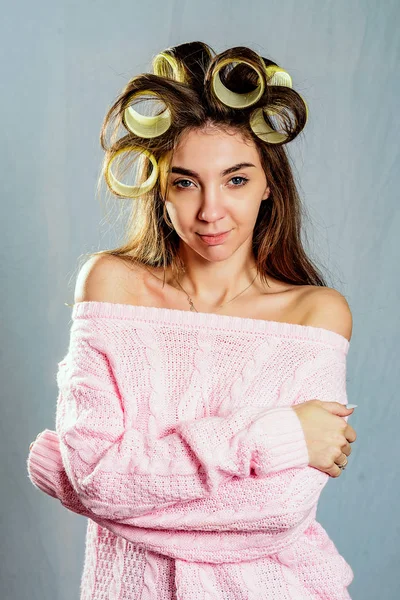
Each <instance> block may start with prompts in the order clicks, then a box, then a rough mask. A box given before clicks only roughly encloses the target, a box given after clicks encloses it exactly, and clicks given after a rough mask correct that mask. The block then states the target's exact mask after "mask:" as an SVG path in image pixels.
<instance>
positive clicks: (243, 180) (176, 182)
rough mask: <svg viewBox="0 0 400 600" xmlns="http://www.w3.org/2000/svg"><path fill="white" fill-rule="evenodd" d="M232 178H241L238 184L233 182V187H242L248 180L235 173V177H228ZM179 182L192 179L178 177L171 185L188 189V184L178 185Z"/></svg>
mask: <svg viewBox="0 0 400 600" xmlns="http://www.w3.org/2000/svg"><path fill="white" fill-rule="evenodd" d="M234 179H241V180H242V181H241V183H239V184H234V185H233V187H242V186H244V185H246V183H247V182H248V179H247V178H246V177H241V176H239V175H237V176H236V177H232V178H231V179H230V181H233V180H234ZM181 183H193V182H192V181H190V180H189V179H178V181H175V182H174V183H173V184H172V185H173V186H175V187H177V188H178V189H188V188H189V186H188V185H184V186H183V187H181V186H180V184H181Z"/></svg>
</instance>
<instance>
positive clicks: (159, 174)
mask: <svg viewBox="0 0 400 600" xmlns="http://www.w3.org/2000/svg"><path fill="white" fill-rule="evenodd" d="M145 97H147V102H148V103H149V104H151V103H152V102H156V103H158V104H160V102H161V103H162V104H163V107H162V111H161V112H160V111H159V112H158V113H157V112H156V111H153V114H152V115H150V116H149V115H143V114H142V113H140V112H138V111H137V110H135V109H133V106H134V105H135V104H138V103H140V102H141V101H143V98H145ZM306 120H307V106H306V104H305V102H304V100H303V98H302V97H301V96H300V95H299V94H298V93H297V92H296V91H295V90H294V89H293V88H292V81H291V78H290V75H289V74H288V73H287V72H286V71H284V70H283V69H282V68H280V67H279V66H278V65H276V64H275V63H273V62H272V61H270V60H268V59H266V58H263V57H261V56H259V55H258V54H257V53H255V52H254V51H252V50H250V49H248V48H244V47H237V48H232V49H230V50H227V51H225V52H222V53H221V54H219V55H215V53H214V52H213V51H212V49H211V48H210V47H209V46H207V45H206V44H204V43H201V42H193V43H186V44H182V45H180V46H177V47H174V48H169V49H167V50H165V51H164V52H162V53H160V54H159V55H157V56H156V57H155V59H154V60H153V73H150V74H141V75H139V76H137V77H134V78H133V79H132V80H131V81H130V82H129V83H128V84H127V86H126V88H125V89H124V90H123V92H122V93H121V95H120V96H119V97H118V99H117V100H116V102H115V103H114V105H113V106H112V107H111V109H110V110H109V112H108V114H107V115H106V119H105V122H104V126H103V130H102V133H101V143H102V146H103V148H104V150H105V152H106V156H105V162H104V175H105V180H106V182H107V184H108V186H109V188H110V190H111V191H112V192H113V193H114V194H115V195H116V196H117V197H118V198H129V199H131V200H129V202H131V215H130V218H129V219H128V221H127V222H128V228H127V235H126V242H125V244H124V245H122V246H120V247H119V248H116V249H113V250H106V251H103V252H99V253H96V254H94V255H93V256H91V258H90V259H89V260H87V261H86V263H85V264H84V265H83V266H82V268H81V269H80V272H79V275H78V277H77V281H76V288H75V303H74V305H73V314H72V318H73V322H72V327H71V338H70V343H69V348H68V352H67V354H66V356H65V357H64V358H63V360H61V361H60V363H58V367H59V370H58V374H57V382H58V386H59V396H58V401H57V415H56V431H55V432H54V431H51V430H48V429H46V430H45V431H44V432H42V433H41V434H40V435H39V436H38V438H37V439H36V441H35V442H34V443H33V444H31V448H32V449H31V452H30V455H29V458H28V470H29V475H30V477H31V480H32V482H33V484H34V485H35V486H37V487H38V488H39V489H41V490H43V491H45V492H46V493H48V494H50V495H51V496H54V497H56V498H59V499H60V501H61V502H62V504H63V505H64V506H65V507H67V508H68V509H69V510H72V511H75V512H76V513H79V514H81V515H84V516H86V517H88V528H87V540H86V553H85V565H84V570H83V575H82V582H81V594H82V595H81V598H85V599H88V598H91V599H93V600H94V599H100V598H104V597H107V598H108V597H110V598H111V597H112V598H118V599H119V600H122V599H128V598H129V599H133V598H135V599H140V600H145V599H146V600H147V599H150V598H151V599H160V600H161V599H162V600H167V599H172V598H179V599H180V600H189V599H191V598H193V599H194V598H196V599H206V598H207V599H208V598H213V599H217V598H218V599H219V598H221V599H222V598H224V599H225V598H232V599H234V598H237V599H244V598H246V599H247V598H249V599H256V598H259V599H265V598H274V599H296V600H302V599H307V600H312V599H317V598H329V599H330V600H334V599H337V600H339V599H340V600H341V599H344V598H350V596H349V593H348V591H347V587H348V586H349V584H350V583H351V581H352V580H353V572H352V569H351V567H350V566H349V565H348V563H347V562H346V561H345V560H344V558H343V557H342V556H341V555H340V554H339V553H338V551H337V549H336V547H335V545H334V543H333V542H332V540H330V539H329V537H328V535H327V533H326V531H325V530H324V529H323V527H322V526H321V525H320V524H319V523H318V521H316V518H315V516H316V511H317V504H318V499H319V496H320V493H321V491H322V489H323V487H324V486H325V484H326V483H327V481H328V480H329V477H334V478H335V477H338V476H339V475H340V474H341V473H342V470H343V469H344V468H345V467H346V465H347V462H348V461H347V457H348V456H349V455H350V453H351V447H350V444H351V443H352V442H354V441H355V439H356V434H355V431H354V429H353V428H352V427H351V426H350V425H349V424H348V423H347V417H348V416H349V415H350V414H351V413H352V409H351V408H346V406H345V405H346V404H347V394H346V355H347V352H348V349H349V342H350V337H351V329H352V318H351V312H350V309H349V306H348V304H347V302H346V300H345V298H344V297H343V296H342V295H341V294H340V293H339V292H338V291H336V290H335V289H332V288H329V287H327V285H326V283H325V281H324V279H323V277H322V276H321V275H320V274H319V273H318V271H317V269H316V267H315V266H313V264H312V262H311V261H310V259H309V258H308V257H307V255H306V253H305V251H304V249H303V247H302V243H301V227H300V223H301V204H300V199H299V196H298V193H297V190H296V186H295V183H294V179H293V176H292V172H291V168H290V164H289V160H288V157H287V155H286V151H285V144H287V143H288V142H290V141H291V140H293V139H294V138H295V137H296V136H297V135H298V134H299V133H300V132H301V131H302V129H303V128H304V126H305V123H306ZM110 127H111V129H112V135H111V141H110V142H108V141H107V134H108V130H109V128H110ZM121 127H123V128H124V135H123V136H122V137H119V138H118V134H119V132H120V130H121ZM138 154H140V156H141V158H142V162H141V165H140V170H139V173H138V174H137V177H136V179H137V181H136V182H135V183H134V184H132V182H130V183H128V182H125V183H123V181H122V175H124V173H126V172H129V173H132V172H133V171H134V169H133V164H134V163H133V161H134V160H135V157H137V155H138ZM117 172H118V174H117ZM349 406H350V405H349Z"/></svg>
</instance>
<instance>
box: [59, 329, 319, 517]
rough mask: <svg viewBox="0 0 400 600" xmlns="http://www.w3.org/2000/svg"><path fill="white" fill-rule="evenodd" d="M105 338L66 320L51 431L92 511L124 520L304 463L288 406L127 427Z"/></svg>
mask: <svg viewBox="0 0 400 600" xmlns="http://www.w3.org/2000/svg"><path fill="white" fill-rule="evenodd" d="M104 345H105V341H104V340H103V339H101V335H100V334H99V333H98V332H97V331H96V330H95V329H94V328H93V327H89V326H88V325H87V323H85V321H84V320H83V321H82V320H78V321H77V322H75V324H74V326H73V329H72V332H71V341H70V347H69V351H68V353H67V356H66V357H65V359H64V360H63V361H61V362H60V363H59V371H58V374H57V381H58V385H59V395H58V401H57V414H56V431H57V434H58V436H59V441H60V452H61V457H62V461H63V465H64V468H65V471H66V474H67V476H68V478H69V480H70V481H71V484H72V486H73V488H74V490H75V491H76V493H77V494H78V495H79V497H80V500H81V501H82V503H83V505H84V506H86V507H87V508H89V509H90V510H91V511H92V512H93V514H95V515H98V516H100V517H105V518H109V519H112V520H114V521H117V522H118V521H120V522H122V521H124V522H126V520H127V519H130V518H135V517H138V516H140V515H145V514H146V513H151V512H152V511H154V510H156V509H158V510H160V509H163V508H166V507H168V506H173V505H174V504H176V503H182V502H189V501H192V500H198V499H202V498H206V497H209V496H212V495H213V494H215V492H216V491H217V489H218V488H219V486H220V485H221V484H222V483H225V482H227V481H229V480H231V479H232V478H246V477H249V476H250V474H251V471H252V469H256V470H257V472H258V474H259V475H260V476H261V475H265V474H268V473H277V472H279V471H281V470H282V469H289V468H297V467H305V466H307V465H308V451H307V445H306V442H305V437H304V432H303V429H302V426H301V422H300V420H299V419H298V417H297V414H296V413H295V411H293V410H292V408H291V407H290V406H283V407H279V408H272V409H266V408H260V407H243V408H239V409H237V410H235V411H234V412H232V413H230V414H227V415H224V416H213V417H204V418H201V419H197V420H195V421H187V422H180V423H179V424H178V425H177V426H176V430H175V431H174V432H172V433H170V434H168V435H164V436H162V437H155V436H154V435H150V434H148V433H144V432H143V431H140V430H139V429H138V428H135V423H128V422H127V421H126V418H125V411H124V406H123V402H122V397H121V394H120V392H119V389H118V386H117V382H116V378H115V374H114V371H113V365H112V356H108V354H107V351H106V350H105V347H104Z"/></svg>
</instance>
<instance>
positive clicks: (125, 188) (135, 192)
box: [105, 146, 159, 198]
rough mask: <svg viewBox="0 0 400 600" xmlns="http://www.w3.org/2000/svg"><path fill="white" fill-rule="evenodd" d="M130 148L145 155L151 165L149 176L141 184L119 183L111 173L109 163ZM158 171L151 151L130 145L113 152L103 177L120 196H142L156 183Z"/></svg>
mask: <svg viewBox="0 0 400 600" xmlns="http://www.w3.org/2000/svg"><path fill="white" fill-rule="evenodd" d="M132 150H133V151H137V152H140V154H142V155H144V156H147V158H148V159H149V160H150V162H151V164H152V166H153V170H152V172H151V174H150V176H149V177H148V178H147V179H146V181H144V182H143V183H142V184H141V185H126V184H125V183H121V182H120V181H118V179H116V177H115V176H114V175H113V173H112V171H111V165H112V163H113V162H114V160H115V159H116V158H117V156H119V155H120V154H121V153H123V152H128V151H129V152H130V151H132ZM158 173H159V168H158V164H157V161H156V159H155V157H154V156H153V154H151V152H149V151H148V150H145V149H143V148H139V147H137V146H130V147H128V148H121V149H120V150H118V151H117V152H116V153H115V155H114V156H113V157H112V159H111V160H110V162H109V163H108V165H107V167H106V170H105V178H106V181H107V184H108V185H109V187H110V188H111V189H112V191H113V192H115V193H116V194H118V195H120V196H125V197H127V198H138V197H139V196H142V195H143V194H146V193H147V192H149V191H150V190H151V189H152V188H153V187H154V185H155V184H156V181H157V177H158Z"/></svg>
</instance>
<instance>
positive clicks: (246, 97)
mask: <svg viewBox="0 0 400 600" xmlns="http://www.w3.org/2000/svg"><path fill="white" fill-rule="evenodd" d="M229 63H244V64H246V65H248V66H249V67H251V68H252V69H254V71H255V72H256V73H257V75H258V79H259V83H258V86H257V87H256V89H255V90H253V91H252V92H247V93H245V94H238V93H237V92H232V91H231V90H229V89H228V88H227V87H226V86H225V85H224V84H223V83H222V81H221V78H220V76H219V72H220V70H221V69H222V67H225V66H226V65H227V64H229ZM211 81H212V89H213V91H214V94H215V95H216V96H217V98H218V99H219V100H221V102H222V103H223V104H226V106H230V107H231V108H246V107H247V106H251V105H252V104H254V103H255V102H257V100H259V98H261V96H262V95H263V93H264V89H265V86H264V79H263V77H262V74H261V72H260V71H259V70H258V69H256V67H254V65H252V64H250V63H249V62H247V61H246V60H242V59H232V58H226V59H225V60H222V61H221V62H220V63H218V64H217V65H216V67H215V70H214V72H213V73H212V75H211Z"/></svg>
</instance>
